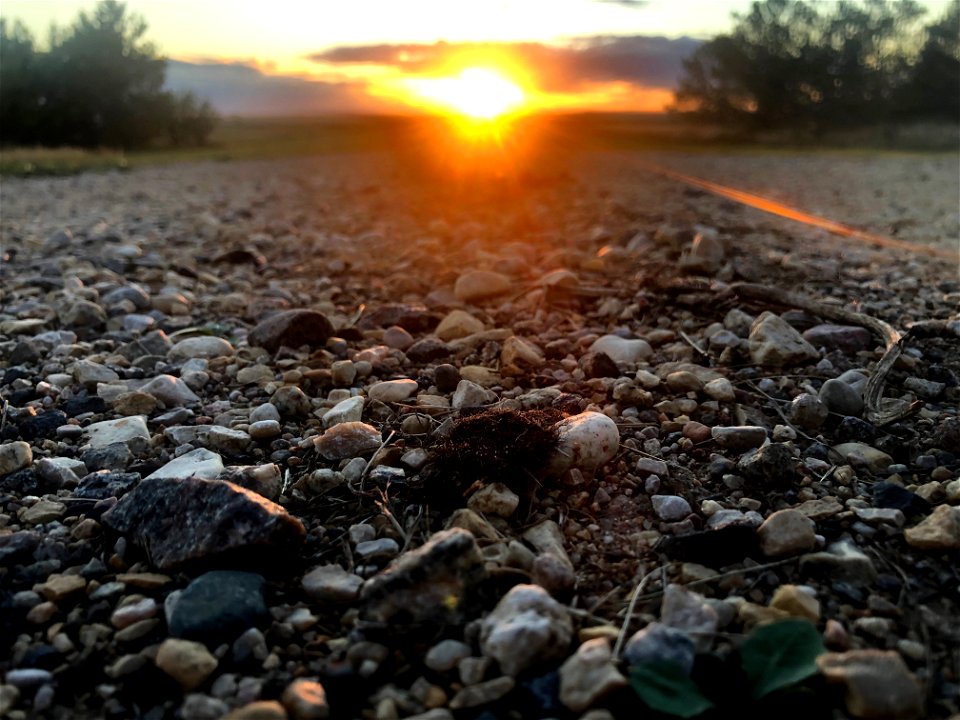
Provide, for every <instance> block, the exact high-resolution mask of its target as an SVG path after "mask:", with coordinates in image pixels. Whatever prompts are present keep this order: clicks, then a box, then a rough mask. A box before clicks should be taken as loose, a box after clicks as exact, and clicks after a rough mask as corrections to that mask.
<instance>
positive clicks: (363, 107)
mask: <svg viewBox="0 0 960 720" xmlns="http://www.w3.org/2000/svg"><path fill="white" fill-rule="evenodd" d="M167 87H168V88H169V89H170V90H174V91H178V92H193V93H194V94H196V95H197V96H198V97H201V98H204V99H205V100H208V101H209V102H210V104H211V105H213V107H214V108H215V109H216V110H217V111H218V112H220V113H222V114H224V115H247V116H284V115H287V116H289V115H326V114H343V113H364V112H376V111H378V110H383V109H384V107H383V106H382V104H381V103H379V102H378V101H376V100H375V99H374V98H373V97H372V96H371V95H370V93H369V92H368V89H367V86H366V84H365V83H362V82H321V81H316V80H308V79H305V78H301V77H295V76H290V75H267V74H265V73H263V72H262V71H261V70H260V69H259V68H257V67H254V66H253V65H250V64H246V63H236V62H234V63H223V62H183V61H179V60H168V61H167Z"/></svg>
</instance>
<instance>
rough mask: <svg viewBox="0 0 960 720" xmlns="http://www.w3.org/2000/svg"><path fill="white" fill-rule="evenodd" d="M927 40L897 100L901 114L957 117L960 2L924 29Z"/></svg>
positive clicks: (959, 104)
mask: <svg viewBox="0 0 960 720" xmlns="http://www.w3.org/2000/svg"><path fill="white" fill-rule="evenodd" d="M926 34H927V37H926V41H925V42H924V44H923V48H922V49H921V50H920V57H919V58H918V60H917V63H916V65H914V67H913V69H912V78H911V82H910V83H909V84H908V85H907V86H906V87H905V89H904V91H903V92H902V93H901V95H900V97H899V105H900V107H901V108H902V112H904V113H907V114H909V113H915V114H920V115H924V116H927V117H932V118H943V119H946V120H954V121H956V120H957V119H958V118H960V2H954V3H951V5H950V7H949V9H948V10H947V12H946V13H944V15H943V17H942V18H940V20H938V21H936V22H934V23H932V24H931V25H929V26H928V27H927V29H926Z"/></svg>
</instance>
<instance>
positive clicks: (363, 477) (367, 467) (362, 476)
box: [350, 430, 396, 495]
mask: <svg viewBox="0 0 960 720" xmlns="http://www.w3.org/2000/svg"><path fill="white" fill-rule="evenodd" d="M395 434H396V432H395V431H394V430H391V431H390V434H389V435H387V439H386V440H384V441H383V442H382V443H380V447H378V448H377V450H376V452H375V453H373V455H371V456H370V459H369V460H367V464H366V465H364V466H363V472H362V473H360V489H359V490H354V489H353V486H350V490H351V492H353V494H354V495H363V485H364V483H365V482H366V480H367V473H368V472H370V465H371V464H372V463H373V459H374V458H375V457H376V456H377V453H379V452H380V451H381V450H383V449H384V448H385V447H386V446H387V445H389V444H390V441H391V440H393V436H394V435H395Z"/></svg>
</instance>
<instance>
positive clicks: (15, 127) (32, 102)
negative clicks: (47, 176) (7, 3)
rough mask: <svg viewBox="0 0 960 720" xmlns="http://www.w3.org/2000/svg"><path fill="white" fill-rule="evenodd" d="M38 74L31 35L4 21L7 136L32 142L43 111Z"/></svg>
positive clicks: (1, 57)
mask: <svg viewBox="0 0 960 720" xmlns="http://www.w3.org/2000/svg"><path fill="white" fill-rule="evenodd" d="M36 72H37V64H36V52H35V49H34V42H33V38H32V37H31V36H30V32H29V31H28V30H27V28H26V27H24V25H23V24H22V23H20V22H14V23H13V24H12V25H10V24H9V23H8V22H7V21H6V20H2V19H0V119H2V122H3V131H4V134H6V135H9V136H11V137H17V138H23V139H25V140H26V141H28V142H29V136H30V133H31V131H32V129H33V128H35V127H36V125H37V117H38V113H39V112H40V93H39V88H38V86H37V78H36Z"/></svg>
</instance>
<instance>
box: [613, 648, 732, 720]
mask: <svg viewBox="0 0 960 720" xmlns="http://www.w3.org/2000/svg"><path fill="white" fill-rule="evenodd" d="M630 685H631V686H632V687H633V689H634V690H635V691H636V693H637V695H639V696H640V699H641V700H643V702H645V703H646V704H647V706H648V707H649V708H650V709H651V710H656V711H657V712H661V713H665V714H667V715H675V716H676V717H681V718H692V717H696V716H697V715H699V714H701V713H703V712H705V711H707V710H709V709H710V708H712V707H713V703H712V702H710V700H708V699H707V698H706V697H704V696H703V694H702V693H701V692H700V688H698V687H697V686H696V684H695V683H694V682H693V680H691V679H690V678H689V677H688V676H687V675H686V674H685V673H684V672H683V669H682V668H681V667H680V666H679V665H675V664H674V663H669V662H663V663H644V664H642V665H634V666H633V668H631V671H630Z"/></svg>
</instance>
